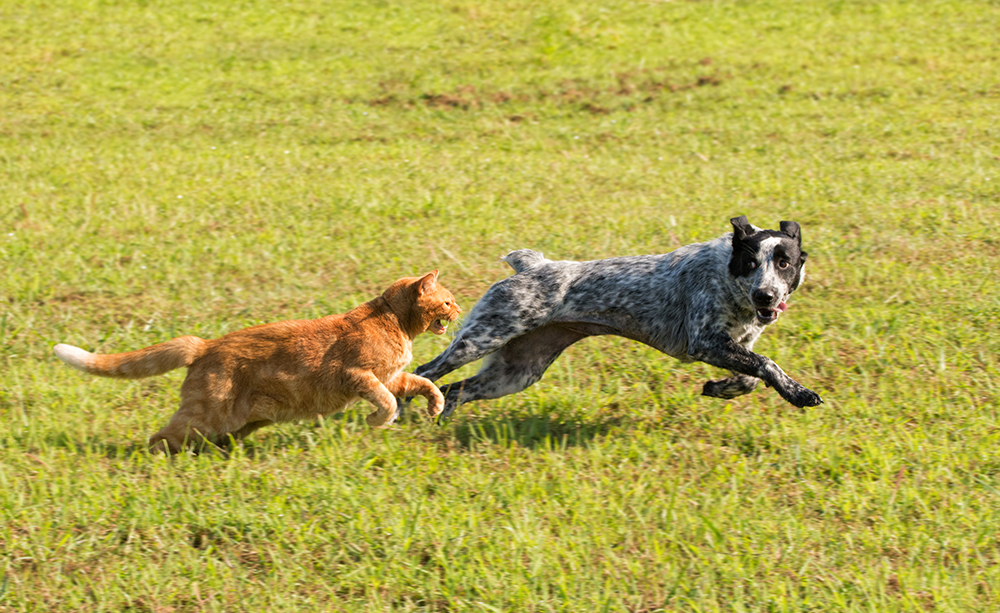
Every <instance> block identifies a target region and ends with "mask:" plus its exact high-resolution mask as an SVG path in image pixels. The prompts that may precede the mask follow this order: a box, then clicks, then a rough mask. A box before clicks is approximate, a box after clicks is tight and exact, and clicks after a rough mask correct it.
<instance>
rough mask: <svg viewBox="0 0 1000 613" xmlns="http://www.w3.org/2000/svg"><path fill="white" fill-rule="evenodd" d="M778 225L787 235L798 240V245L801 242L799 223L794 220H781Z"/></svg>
mask: <svg viewBox="0 0 1000 613" xmlns="http://www.w3.org/2000/svg"><path fill="white" fill-rule="evenodd" d="M778 227H779V228H780V229H781V232H782V233H784V234H787V235H788V236H789V237H791V238H794V239H795V240H797V241H799V245H801V244H802V231H801V230H802V229H801V228H799V224H797V223H795V222H794V221H783V222H781V223H780V224H779V225H778Z"/></svg>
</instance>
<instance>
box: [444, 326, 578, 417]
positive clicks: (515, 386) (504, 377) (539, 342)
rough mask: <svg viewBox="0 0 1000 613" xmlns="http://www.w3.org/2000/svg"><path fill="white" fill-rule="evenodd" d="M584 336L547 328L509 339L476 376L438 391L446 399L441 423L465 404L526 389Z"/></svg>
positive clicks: (576, 332) (565, 329) (566, 329)
mask: <svg viewBox="0 0 1000 613" xmlns="http://www.w3.org/2000/svg"><path fill="white" fill-rule="evenodd" d="M587 336H590V334H587V333H585V332H580V331H577V330H573V329H570V328H568V327H564V326H563V325H560V324H549V325H546V326H542V327H540V328H536V329H534V330H532V331H531V332H529V333H527V334H524V335H522V336H518V337H516V338H514V339H512V340H511V341H510V342H508V343H507V344H506V345H503V346H502V347H501V348H500V349H498V350H496V351H494V352H493V353H491V354H490V355H489V356H487V357H486V360H485V361H484V362H483V366H482V368H480V369H479V372H478V373H477V374H476V375H475V376H473V377H469V378H468V379H465V380H463V381H458V382H457V383H451V384H449V385H445V386H442V387H441V391H442V392H443V393H444V397H445V400H444V410H443V411H442V412H441V419H447V418H448V417H449V416H450V415H451V413H452V412H453V411H454V410H455V409H456V408H458V406H459V405H461V404H465V403H466V402H472V401H473V400H484V399H487V398H500V397H501V396H506V395H508V394H513V393H515V392H520V391H521V390H523V389H526V388H528V387H529V386H531V385H532V384H534V383H536V382H537V381H538V380H539V379H541V378H542V375H543V374H545V371H546V369H548V367H549V366H551V365H552V362H554V361H555V360H556V358H558V357H559V355H560V354H561V353H562V352H563V350H565V349H566V348H567V347H569V346H570V345H572V344H573V343H575V342H577V341H578V340H580V339H581V338H584V337H587Z"/></svg>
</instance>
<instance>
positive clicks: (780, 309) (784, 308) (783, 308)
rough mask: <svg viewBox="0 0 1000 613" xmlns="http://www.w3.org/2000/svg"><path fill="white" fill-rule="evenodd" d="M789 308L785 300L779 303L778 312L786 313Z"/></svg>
mask: <svg viewBox="0 0 1000 613" xmlns="http://www.w3.org/2000/svg"><path fill="white" fill-rule="evenodd" d="M787 310H788V305H787V304H785V303H784V302H779V303H778V312H779V313H784V312H785V311H787Z"/></svg>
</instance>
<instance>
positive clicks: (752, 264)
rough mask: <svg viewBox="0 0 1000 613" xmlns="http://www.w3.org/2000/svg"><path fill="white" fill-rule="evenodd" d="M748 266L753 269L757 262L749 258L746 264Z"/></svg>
mask: <svg viewBox="0 0 1000 613" xmlns="http://www.w3.org/2000/svg"><path fill="white" fill-rule="evenodd" d="M748 266H750V270H753V269H754V268H757V262H754V261H753V260H750V263H749V264H748Z"/></svg>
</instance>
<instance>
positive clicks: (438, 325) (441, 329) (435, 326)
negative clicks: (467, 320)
mask: <svg viewBox="0 0 1000 613" xmlns="http://www.w3.org/2000/svg"><path fill="white" fill-rule="evenodd" d="M449 323H450V322H448V321H445V320H443V319H435V320H434V321H433V322H431V332H433V333H434V334H444V333H445V330H447V329H448V324H449Z"/></svg>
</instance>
